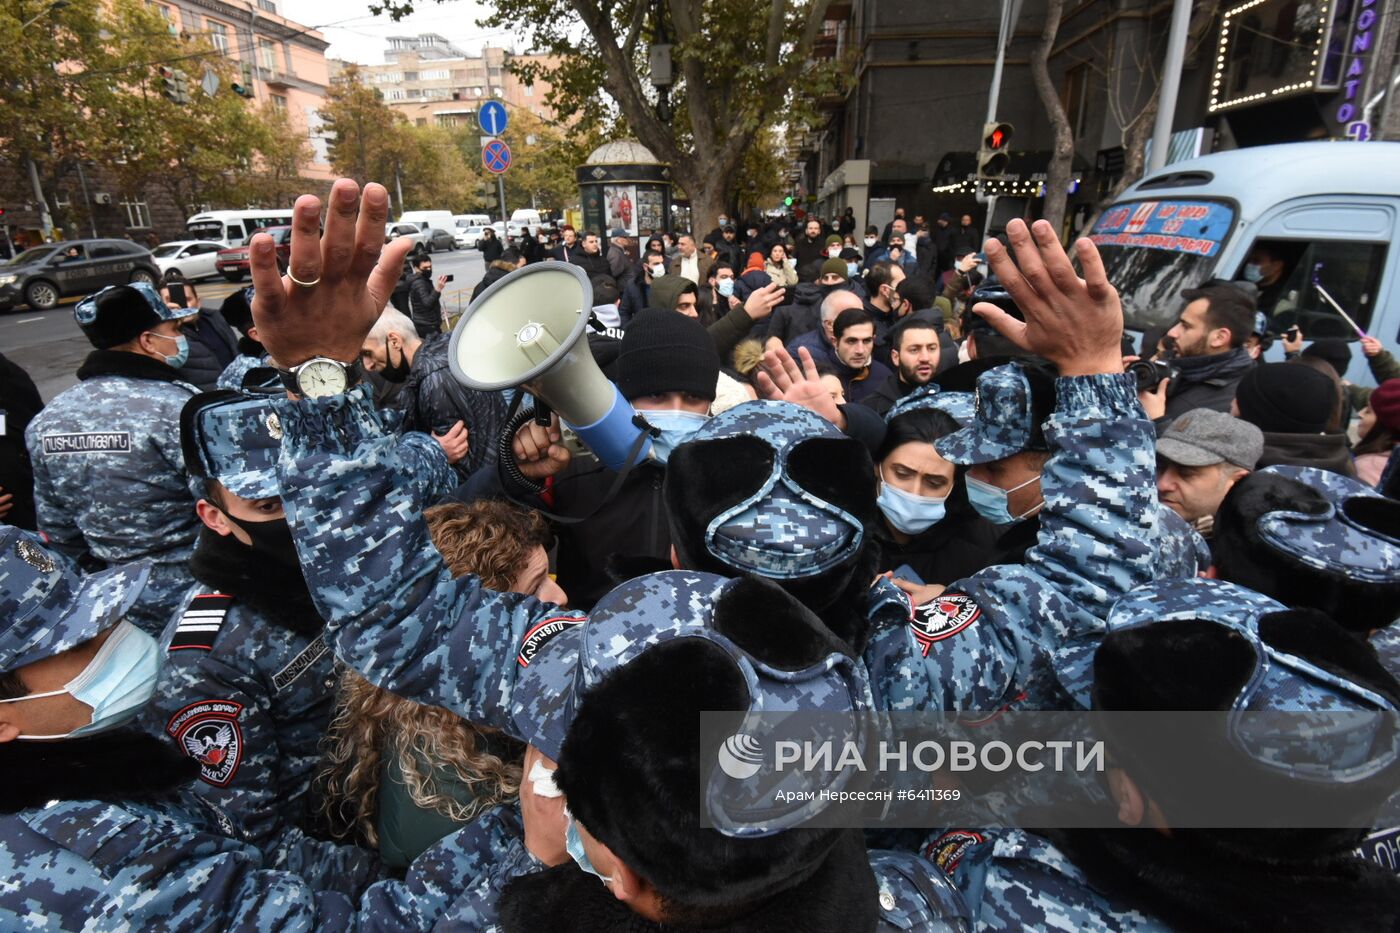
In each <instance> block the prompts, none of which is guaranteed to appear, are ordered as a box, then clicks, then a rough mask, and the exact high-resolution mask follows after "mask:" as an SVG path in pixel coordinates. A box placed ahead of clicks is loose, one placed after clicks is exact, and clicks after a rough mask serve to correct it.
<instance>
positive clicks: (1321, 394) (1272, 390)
mask: <svg viewBox="0 0 1400 933" xmlns="http://www.w3.org/2000/svg"><path fill="white" fill-rule="evenodd" d="M1235 401H1236V402H1237V403H1239V406H1240V417H1241V418H1243V419H1244V420H1245V421H1248V422H1249V423H1250V424H1253V425H1254V426H1255V427H1257V428H1259V430H1261V431H1267V432H1270V433H1274V434H1321V433H1322V432H1323V431H1325V430H1327V422H1328V420H1330V419H1331V417H1332V411H1333V409H1335V408H1336V407H1337V390H1336V387H1335V385H1334V384H1333V382H1332V380H1331V379H1328V378H1327V377H1326V376H1324V375H1323V374H1322V373H1320V372H1318V371H1317V370H1315V369H1309V368H1308V367H1306V366H1299V365H1297V364H1294V363H1265V364H1264V365H1263V366H1256V367H1255V368H1254V369H1252V370H1250V371H1249V373H1248V374H1246V375H1245V377H1244V378H1243V379H1241V380H1240V385H1239V388H1238V389H1236V390H1235Z"/></svg>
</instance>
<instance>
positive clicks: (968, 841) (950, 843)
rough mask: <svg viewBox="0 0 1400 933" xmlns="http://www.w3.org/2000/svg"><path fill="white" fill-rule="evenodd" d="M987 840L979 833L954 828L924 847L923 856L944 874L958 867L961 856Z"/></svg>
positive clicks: (950, 872)
mask: <svg viewBox="0 0 1400 933" xmlns="http://www.w3.org/2000/svg"><path fill="white" fill-rule="evenodd" d="M986 841H987V837H986V836H983V835H982V834H981V833H974V832H972V831H971V830H967V829H955V830H952V831H951V832H946V833H944V834H943V835H941V836H939V837H938V838H937V839H935V840H934V841H933V842H930V843H929V844H928V845H927V846H925V847H924V858H926V859H928V860H929V861H930V862H932V863H933V864H935V865H937V866H938V867H939V868H940V869H942V870H943V871H944V872H945V873H946V874H950V875H951V874H952V873H953V869H955V868H957V867H958V863H959V862H961V861H962V860H963V856H964V855H966V854H967V853H968V851H969V850H970V849H971V848H972V847H973V846H976V845H981V844H982V843H984V842H986Z"/></svg>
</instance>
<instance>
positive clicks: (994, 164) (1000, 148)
mask: <svg viewBox="0 0 1400 933" xmlns="http://www.w3.org/2000/svg"><path fill="white" fill-rule="evenodd" d="M1012 129H1013V127H1012V126H1011V124H1010V123H998V122H995V121H993V122H991V123H987V124H985V125H984V126H983V127H982V145H981V147H980V148H979V149H978V150H977V177H978V178H1000V177H1001V176H1002V175H1005V174H1006V169H1007V166H1009V165H1010V164H1011V152H1010V145H1011V133H1012Z"/></svg>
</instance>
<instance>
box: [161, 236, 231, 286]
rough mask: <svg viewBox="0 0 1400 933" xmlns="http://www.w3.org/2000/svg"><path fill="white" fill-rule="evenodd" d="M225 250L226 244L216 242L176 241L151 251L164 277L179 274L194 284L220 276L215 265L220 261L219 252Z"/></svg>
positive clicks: (163, 244)
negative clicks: (197, 280) (197, 281)
mask: <svg viewBox="0 0 1400 933" xmlns="http://www.w3.org/2000/svg"><path fill="white" fill-rule="evenodd" d="M223 248H224V244H222V243H220V242H218V241H216V240H175V241H174V242H173V243H162V244H160V245H159V246H157V247H156V248H155V249H153V250H151V258H152V259H154V260H155V261H156V265H157V266H158V267H159V268H160V271H161V274H162V275H164V274H165V273H167V272H178V273H180V275H182V276H184V277H185V280H186V281H188V282H193V281H194V280H195V279H205V278H209V277H210V276H215V275H218V274H219V270H218V269H216V268H214V264H215V263H217V262H218V261H219V251H220V250H221V249H223Z"/></svg>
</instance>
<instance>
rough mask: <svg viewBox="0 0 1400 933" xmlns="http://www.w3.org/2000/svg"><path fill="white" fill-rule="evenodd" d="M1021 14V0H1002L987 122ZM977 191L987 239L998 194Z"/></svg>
mask: <svg viewBox="0 0 1400 933" xmlns="http://www.w3.org/2000/svg"><path fill="white" fill-rule="evenodd" d="M1020 16H1021V0H1001V30H1000V32H999V33H998V35H997V60H996V64H995V65H993V66H992V87H991V89H990V90H989V91H988V92H987V119H986V121H985V122H986V123H994V122H996V118H997V102H998V100H999V99H1000V97H1001V73H1002V71H1003V69H1004V68H1005V65H1006V47H1007V46H1008V45H1010V44H1011V35H1012V33H1014V32H1015V31H1016V20H1017V19H1019V18H1020ZM977 193H978V194H979V195H981V197H980V198H979V199H978V200H982V201H985V203H986V205H987V219H986V222H985V223H984V224H983V225H982V239H983V240H986V239H987V237H988V236H990V235H991V232H992V215H993V214H995V213H996V208H997V196H996V195H994V194H983V193H982V183H981V181H978V183H977Z"/></svg>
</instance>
